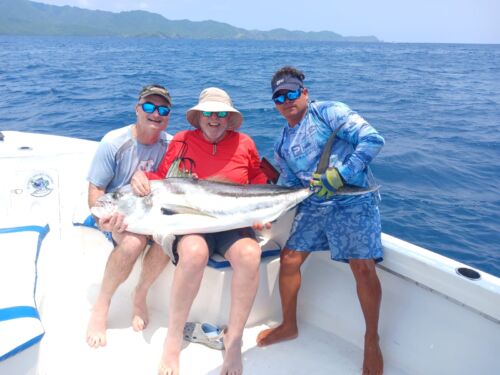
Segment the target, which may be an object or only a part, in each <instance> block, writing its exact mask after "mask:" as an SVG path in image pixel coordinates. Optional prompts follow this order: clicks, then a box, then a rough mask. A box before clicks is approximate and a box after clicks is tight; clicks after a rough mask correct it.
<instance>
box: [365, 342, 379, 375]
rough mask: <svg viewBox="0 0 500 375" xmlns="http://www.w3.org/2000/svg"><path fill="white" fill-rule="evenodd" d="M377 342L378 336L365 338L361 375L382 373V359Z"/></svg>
mask: <svg viewBox="0 0 500 375" xmlns="http://www.w3.org/2000/svg"><path fill="white" fill-rule="evenodd" d="M378 341H379V340H378V336H377V337H375V338H368V337H365V352H364V359H363V375H382V374H383V372H384V359H383V357H382V351H381V350H380V345H379V342H378Z"/></svg>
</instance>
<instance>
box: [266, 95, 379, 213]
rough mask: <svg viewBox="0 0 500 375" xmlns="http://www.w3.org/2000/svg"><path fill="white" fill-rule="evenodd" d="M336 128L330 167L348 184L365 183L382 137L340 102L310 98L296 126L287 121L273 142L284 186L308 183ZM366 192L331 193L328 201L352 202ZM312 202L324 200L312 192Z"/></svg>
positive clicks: (281, 183)
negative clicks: (276, 140) (331, 195)
mask: <svg viewBox="0 0 500 375" xmlns="http://www.w3.org/2000/svg"><path fill="white" fill-rule="evenodd" d="M341 126H342V128H341V129H340V130H339V131H338V133H337V137H336V140H335V142H334V144H333V148H332V151H331V154H330V160H329V167H335V168H337V169H338V171H339V173H340V174H341V175H342V178H343V179H344V181H345V182H346V183H348V184H350V185H355V186H360V187H367V186H369V184H370V179H371V172H370V169H369V167H368V165H369V163H370V162H371V161H372V160H373V158H374V157H375V156H376V155H377V154H378V153H379V151H380V149H381V148H382V147H383V145H384V138H382V136H380V135H379V134H378V132H377V131H376V130H375V129H374V128H373V127H372V126H371V125H370V124H369V123H368V122H367V121H366V120H364V119H363V118H362V117H361V116H360V115H359V114H357V113H356V112H355V111H353V110H351V109H350V108H349V107H348V106H347V105H345V104H344V103H341V102H332V101H328V102H310V103H309V105H308V109H307V112H306V114H305V116H304V118H303V119H302V120H301V121H300V123H299V124H297V125H296V126H295V127H293V128H292V127H290V126H288V125H286V126H285V127H284V128H283V132H282V135H281V139H280V140H279V141H278V142H277V143H276V144H275V147H274V157H275V160H276V162H277V164H278V166H279V169H280V172H281V175H280V178H279V180H278V184H279V185H283V186H309V183H310V180H311V176H312V174H313V173H314V171H315V170H316V168H317V166H318V163H319V160H320V157H321V153H322V152H323V148H324V146H325V144H326V142H327V141H328V139H329V137H330V135H331V134H332V132H333V131H335V130H336V129H338V128H339V127H341ZM366 198H367V197H366V195H365V196H357V197H354V196H350V197H334V198H333V199H331V200H330V201H336V202H337V203H339V204H352V203H354V202H355V201H360V200H363V199H366ZM309 200H311V201H312V202H318V203H320V202H324V199H323V198H318V197H316V196H315V195H313V196H311V198H310V199H309Z"/></svg>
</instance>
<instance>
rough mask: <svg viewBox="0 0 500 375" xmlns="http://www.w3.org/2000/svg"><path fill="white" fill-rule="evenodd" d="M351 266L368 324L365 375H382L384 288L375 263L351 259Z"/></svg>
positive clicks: (364, 362)
mask: <svg viewBox="0 0 500 375" xmlns="http://www.w3.org/2000/svg"><path fill="white" fill-rule="evenodd" d="M349 265H350V266H351V270H352V272H353V274H354V278H355V279H356V290H357V293H358V298H359V302H360V304H361V310H362V311H363V316H364V318H365V324H366V331H365V347H364V360H363V375H381V374H382V373H383V371H384V360H383V357H382V351H381V350H380V345H379V336H378V320H379V312H380V300H381V297H382V288H381V286H380V280H379V278H378V276H377V271H376V268H375V262H374V261H373V260H371V259H351V260H350V261H349Z"/></svg>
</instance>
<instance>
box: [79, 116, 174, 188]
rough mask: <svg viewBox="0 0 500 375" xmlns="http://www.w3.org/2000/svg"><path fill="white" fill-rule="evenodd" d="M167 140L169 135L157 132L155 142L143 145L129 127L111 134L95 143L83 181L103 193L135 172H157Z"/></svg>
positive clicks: (122, 183)
mask: <svg viewBox="0 0 500 375" xmlns="http://www.w3.org/2000/svg"><path fill="white" fill-rule="evenodd" d="M171 139H172V136H171V135H170V134H168V133H166V132H161V135H160V138H159V140H158V142H156V143H155V144H152V145H143V144H141V143H138V142H137V140H136V139H134V138H133V137H132V125H128V126H125V127H123V128H120V129H115V130H112V131H110V132H109V133H107V134H106V135H105V136H104V137H103V138H102V140H101V142H100V143H99V146H98V147H97V151H96V154H95V156H94V160H93V161H92V164H91V165H90V171H89V173H88V175H87V180H88V181H89V182H90V183H92V184H93V185H95V186H97V187H100V188H105V190H106V193H109V192H112V191H114V190H116V189H118V188H120V187H122V186H123V185H127V184H129V183H130V179H131V178H132V176H133V174H134V173H135V172H136V171H138V170H142V171H145V172H151V171H155V170H156V169H157V168H158V164H159V163H160V161H161V160H162V158H163V156H164V155H165V151H166V150H167V146H168V143H169V142H170V140H171Z"/></svg>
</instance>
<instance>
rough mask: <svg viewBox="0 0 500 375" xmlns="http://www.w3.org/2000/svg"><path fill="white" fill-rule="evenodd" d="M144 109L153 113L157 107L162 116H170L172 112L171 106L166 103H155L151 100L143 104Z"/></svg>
mask: <svg viewBox="0 0 500 375" xmlns="http://www.w3.org/2000/svg"><path fill="white" fill-rule="evenodd" d="M141 107H142V110H143V111H144V112H146V113H153V112H154V111H155V109H157V110H158V114H159V115H160V116H168V114H169V113H170V108H168V107H167V106H164V105H155V104H153V103H150V102H145V103H142V104H141Z"/></svg>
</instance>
